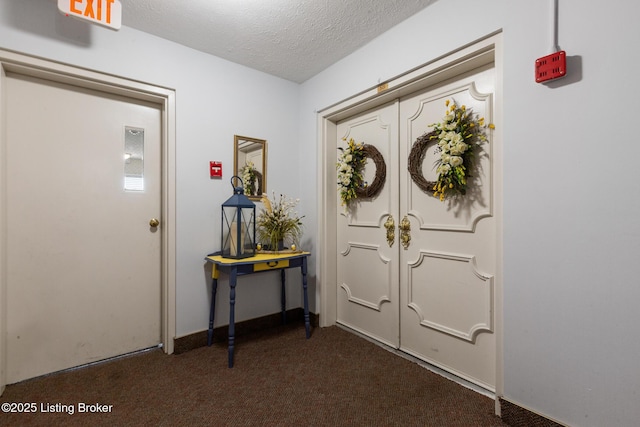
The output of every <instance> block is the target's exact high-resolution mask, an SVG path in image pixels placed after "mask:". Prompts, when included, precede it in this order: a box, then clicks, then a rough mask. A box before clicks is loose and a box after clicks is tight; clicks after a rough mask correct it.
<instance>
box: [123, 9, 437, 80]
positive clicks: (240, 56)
mask: <svg viewBox="0 0 640 427" xmlns="http://www.w3.org/2000/svg"><path fill="white" fill-rule="evenodd" d="M435 1H436V0H122V8H123V10H122V23H123V25H126V26H128V27H131V28H135V29H138V30H141V31H144V32H146V33H150V34H153V35H156V36H158V37H162V38H164V39H168V40H171V41H174V42H177V43H180V44H182V45H185V46H189V47H191V48H194V49H197V50H200V51H202V52H207V53H210V54H213V55H215V56H218V57H221V58H224V59H227V60H229V61H232V62H235V63H238V64H242V65H246V66H248V67H251V68H254V69H257V70H261V71H264V72H266V73H269V74H273V75H275V76H279V77H282V78H285V79H287V80H291V81H294V82H298V83H301V82H303V81H305V80H307V79H308V78H310V77H312V76H314V75H315V74H317V73H319V72H320V71H322V70H324V69H325V68H327V67H328V66H330V65H331V64H333V63H335V62H336V61H338V60H340V59H341V58H344V57H345V56H347V55H349V54H350V53H352V52H353V51H355V50H356V49H358V48H359V47H361V46H363V45H365V44H366V43H367V42H369V41H370V40H372V39H374V38H375V37H377V36H378V35H380V34H381V33H383V32H385V31H386V30H388V29H389V28H391V27H393V26H394V25H396V24H398V23H400V22H401V21H403V20H405V19H407V18H408V17H410V16H411V15H413V14H415V13H416V12H418V11H420V10H422V9H424V8H425V7H427V6H428V5H430V4H432V3H434V2H435Z"/></svg>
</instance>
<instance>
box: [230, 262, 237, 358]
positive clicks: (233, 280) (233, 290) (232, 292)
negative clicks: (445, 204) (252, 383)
mask: <svg viewBox="0 0 640 427" xmlns="http://www.w3.org/2000/svg"><path fill="white" fill-rule="evenodd" d="M237 278H238V268H237V267H232V268H231V272H230V274H229V367H230V368H233V350H234V347H235V340H236V321H235V307H236V282H237Z"/></svg>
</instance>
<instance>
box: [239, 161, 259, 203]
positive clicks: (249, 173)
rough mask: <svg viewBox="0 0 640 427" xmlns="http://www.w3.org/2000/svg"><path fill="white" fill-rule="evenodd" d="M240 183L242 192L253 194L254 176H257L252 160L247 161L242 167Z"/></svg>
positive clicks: (254, 192) (254, 190) (254, 188)
mask: <svg viewBox="0 0 640 427" xmlns="http://www.w3.org/2000/svg"><path fill="white" fill-rule="evenodd" d="M241 173H242V183H243V184H244V194H246V195H249V196H253V195H254V194H256V178H257V177H258V171H257V170H256V166H255V165H254V164H253V162H252V161H250V160H249V161H248V162H247V164H245V165H244V166H243V167H242V170H241Z"/></svg>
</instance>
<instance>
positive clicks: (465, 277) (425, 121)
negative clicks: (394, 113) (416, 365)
mask: <svg viewBox="0 0 640 427" xmlns="http://www.w3.org/2000/svg"><path fill="white" fill-rule="evenodd" d="M494 79H495V72H494V69H493V68H490V69H487V70H476V71H475V72H474V73H472V74H471V75H468V76H466V77H462V78H458V79H456V80H455V81H454V82H452V83H449V84H446V85H443V86H441V87H438V88H436V89H431V90H427V91H424V92H422V93H419V94H415V95H412V96H410V97H408V98H405V99H402V100H401V102H400V141H401V144H400V147H401V154H400V159H401V161H402V163H401V165H402V166H401V169H402V171H403V179H401V181H400V182H401V185H400V192H399V194H400V206H401V207H400V210H401V214H402V215H407V218H408V219H409V220H410V222H411V242H410V245H409V247H408V248H407V249H406V250H404V249H403V250H401V256H400V260H401V261H400V264H401V268H400V284H401V290H400V325H401V328H400V331H401V332H400V335H401V340H400V342H401V345H400V348H401V349H402V350H403V351H405V352H407V353H410V354H412V355H415V356H417V357H419V358H421V359H424V360H426V361H428V362H430V363H432V364H434V365H436V366H439V367H441V368H443V369H445V370H447V371H449V372H452V373H454V374H456V375H458V376H460V377H462V378H465V379H467V380H469V381H471V382H473V383H475V384H478V385H480V386H482V387H484V388H486V389H489V390H494V389H495V378H496V336H495V334H494V318H493V316H494V313H495V302H494V298H495V297H494V295H495V289H494V286H495V283H494V280H495V274H496V263H497V259H496V243H497V228H496V227H497V223H496V212H495V210H494V205H495V203H494V197H495V192H494V190H493V189H494V184H493V175H494V174H493V167H494V164H493V162H492V158H493V156H492V150H493V149H494V147H493V145H492V143H491V139H490V140H489V142H486V143H483V144H482V145H481V147H480V149H479V150H477V151H476V152H475V164H476V167H475V168H474V169H473V170H470V171H468V172H469V175H471V178H469V181H468V191H467V194H466V195H465V196H464V197H462V198H460V199H452V200H445V201H444V202H441V201H440V200H439V199H438V198H436V197H433V196H432V194H431V192H429V193H425V192H424V191H423V190H421V189H420V188H419V187H418V186H417V185H416V184H415V183H414V182H413V181H412V180H411V178H410V176H409V174H408V173H407V159H408V157H409V154H410V151H411V148H412V145H413V143H414V141H416V139H417V138H419V137H420V136H422V135H423V134H425V133H426V132H430V131H431V130H432V128H431V127H430V124H432V123H435V122H440V121H441V120H442V117H443V116H444V115H445V110H446V106H445V101H446V100H451V101H454V100H455V102H456V103H457V104H458V105H465V106H466V107H467V109H472V111H473V112H474V113H475V114H478V116H479V117H484V118H485V119H486V122H491V121H492V116H493V108H494V107H493V99H494V98H493V93H494V86H495V82H494ZM435 147H436V142H435V141H434V143H433V146H428V147H427V151H426V154H425V158H424V161H423V164H422V172H423V176H424V177H425V178H426V179H427V181H436V179H437V175H436V173H435V170H434V167H433V165H434V164H435V160H436V158H437V157H438V156H439V153H437V152H436V151H435Z"/></svg>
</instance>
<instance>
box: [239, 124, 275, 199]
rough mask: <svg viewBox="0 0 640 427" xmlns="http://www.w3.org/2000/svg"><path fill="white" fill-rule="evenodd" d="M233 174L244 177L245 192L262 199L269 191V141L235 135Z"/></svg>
mask: <svg viewBox="0 0 640 427" xmlns="http://www.w3.org/2000/svg"><path fill="white" fill-rule="evenodd" d="M233 139H234V141H233V147H234V152H233V153H234V155H233V174H234V175H237V176H239V177H240V178H242V183H243V186H244V194H245V195H246V196H247V197H249V198H250V199H253V200H260V198H261V197H262V194H264V193H266V192H267V141H266V140H264V139H257V138H249V137H247V136H240V135H234V137H233Z"/></svg>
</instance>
